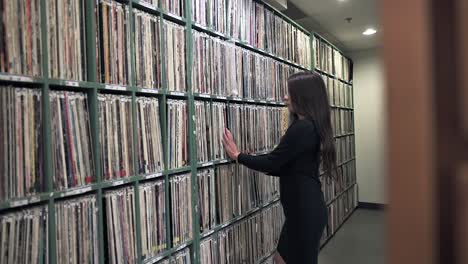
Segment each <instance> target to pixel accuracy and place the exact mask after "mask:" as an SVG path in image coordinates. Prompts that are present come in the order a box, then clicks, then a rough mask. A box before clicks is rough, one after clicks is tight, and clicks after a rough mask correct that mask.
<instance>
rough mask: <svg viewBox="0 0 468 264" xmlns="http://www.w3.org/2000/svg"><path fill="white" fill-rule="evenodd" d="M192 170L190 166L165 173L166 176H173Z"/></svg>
mask: <svg viewBox="0 0 468 264" xmlns="http://www.w3.org/2000/svg"><path fill="white" fill-rule="evenodd" d="M191 169H192V168H191V167H190V166H185V167H182V168H175V169H168V170H166V171H165V174H168V175H172V174H178V173H184V172H189V171H190V170H191Z"/></svg>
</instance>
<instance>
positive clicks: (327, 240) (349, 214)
mask: <svg viewBox="0 0 468 264" xmlns="http://www.w3.org/2000/svg"><path fill="white" fill-rule="evenodd" d="M356 209H357V207H354V208H353V209H352V210H351V211H350V212H349V213H348V214H347V215H346V216H345V217H344V218H343V221H342V222H341V223H340V224H339V225H338V227H337V228H336V229H335V232H333V234H331V235H329V236H328V237H327V238H326V239H325V241H324V242H323V243H320V249H322V248H323V247H324V246H325V245H326V244H327V243H328V242H330V240H331V239H332V238H333V237H334V236H335V234H336V233H337V232H338V230H340V228H341V227H342V226H343V225H344V223H346V221H348V219H349V218H350V217H351V215H352V214H353V213H354V211H356Z"/></svg>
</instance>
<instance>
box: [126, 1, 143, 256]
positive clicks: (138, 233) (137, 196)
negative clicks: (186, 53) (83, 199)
mask: <svg viewBox="0 0 468 264" xmlns="http://www.w3.org/2000/svg"><path fill="white" fill-rule="evenodd" d="M133 3H134V1H129V3H128V5H129V6H128V13H129V14H128V18H129V25H130V30H129V31H130V32H129V35H127V37H128V38H129V40H128V41H129V42H130V43H129V44H130V73H131V74H130V78H129V84H130V87H131V91H132V124H131V125H132V133H133V137H132V140H133V153H132V154H133V172H134V176H140V172H139V166H138V164H139V162H138V154H137V152H138V150H137V148H138V146H137V120H136V117H137V111H136V90H137V88H136V84H135V83H136V81H135V78H136V76H135V72H136V71H135V67H136V66H135V56H136V53H135V41H134V39H135V20H134V18H135V17H134V15H133ZM139 186H140V181H139V179H138V178H137V180H136V181H134V182H133V191H134V193H135V195H134V199H135V200H134V206H135V218H134V220H135V227H136V230H135V235H136V253H137V254H136V255H137V263H142V261H143V253H142V248H141V237H142V235H141V230H142V228H141V213H140V208H141V205H140V188H139Z"/></svg>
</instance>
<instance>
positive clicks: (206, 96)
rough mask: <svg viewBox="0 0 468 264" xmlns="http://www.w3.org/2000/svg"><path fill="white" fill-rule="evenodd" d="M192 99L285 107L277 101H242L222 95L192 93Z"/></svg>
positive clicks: (242, 99) (241, 99) (239, 98)
mask: <svg viewBox="0 0 468 264" xmlns="http://www.w3.org/2000/svg"><path fill="white" fill-rule="evenodd" d="M193 97H194V98H195V99H197V100H208V99H212V100H213V101H219V102H234V103H236V102H237V103H246V104H256V105H271V106H285V105H286V104H285V103H283V102H278V101H271V100H262V99H244V98H241V97H233V96H222V95H213V94H204V93H194V94H193Z"/></svg>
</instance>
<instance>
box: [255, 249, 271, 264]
mask: <svg viewBox="0 0 468 264" xmlns="http://www.w3.org/2000/svg"><path fill="white" fill-rule="evenodd" d="M275 252H276V248H275V249H274V250H272V251H271V252H270V253H268V254H267V255H266V256H264V257H262V258H260V259H259V260H258V261H256V262H255V263H256V264H263V262H264V261H266V260H267V259H268V258H269V257H271V256H273V255H274V254H275Z"/></svg>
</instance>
